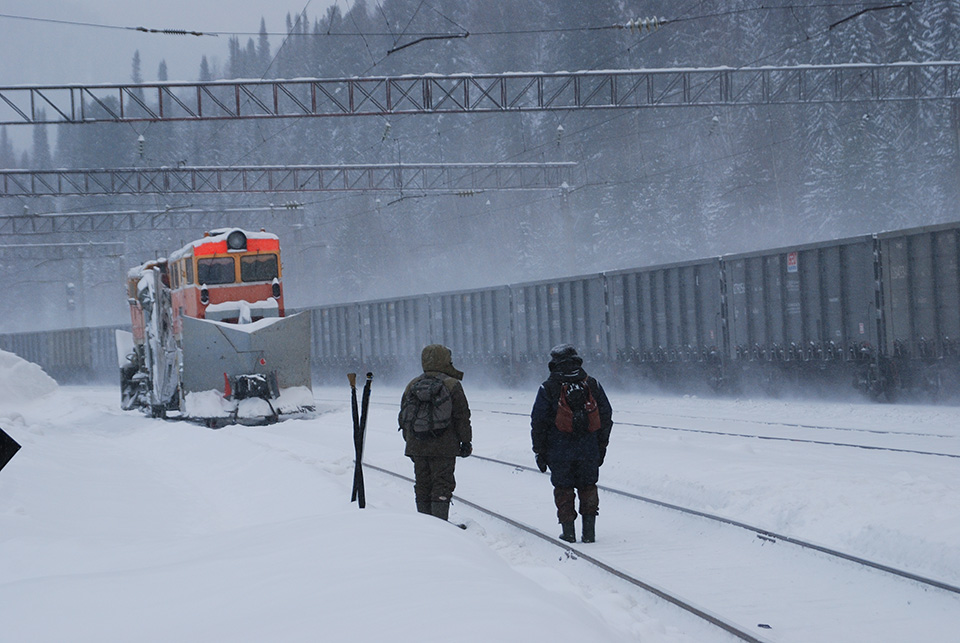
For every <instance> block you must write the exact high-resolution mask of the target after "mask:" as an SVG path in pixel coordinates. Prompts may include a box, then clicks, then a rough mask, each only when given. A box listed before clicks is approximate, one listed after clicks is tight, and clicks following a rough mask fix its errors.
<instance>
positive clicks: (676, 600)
mask: <svg viewBox="0 0 960 643" xmlns="http://www.w3.org/2000/svg"><path fill="white" fill-rule="evenodd" d="M471 457H476V456H471ZM481 459H484V460H487V459H489V458H481ZM364 466H365V467H366V468H369V469H373V470H374V471H378V472H380V473H383V474H386V475H389V476H393V477H395V478H399V479H401V480H405V481H407V482H414V480H413V478H410V477H409V476H405V475H403V474H400V473H397V472H395V471H391V470H389V469H385V468H383V467H378V466H376V465H373V464H370V463H364ZM453 499H454V500H456V501H458V502H460V503H462V504H464V505H466V506H468V507H470V508H472V509H475V510H476V511H479V512H482V513H485V514H487V515H488V516H491V517H493V518H496V519H497V520H500V521H502V522H505V523H507V524H508V525H510V526H511V527H515V528H516V529H519V530H521V531H523V532H525V533H528V534H530V535H531V536H536V537H537V538H539V539H541V540H544V541H546V542H548V543H550V544H551V545H554V546H557V547H561V548H563V549H564V550H566V551H570V552H572V553H573V554H574V555H576V557H577V558H579V559H581V560H583V561H586V562H587V563H590V564H591V565H593V566H594V567H597V568H599V569H602V570H603V571H605V572H607V573H608V574H611V575H613V576H615V577H616V578H619V579H620V580H623V581H626V582H627V583H630V584H631V585H634V586H636V587H639V588H640V589H642V590H644V591H646V592H649V593H651V594H653V595H654V596H657V597H658V598H660V599H663V600H664V601H666V602H668V603H670V604H671V605H674V606H676V607H679V608H680V609H682V610H684V611H686V612H689V613H690V614H693V615H694V616H696V617H698V618H700V619H702V620H704V621H706V622H708V623H710V624H711V625H713V626H715V627H718V628H720V629H722V630H724V631H725V632H727V633H729V634H732V635H733V636H735V637H737V638H738V639H741V640H743V641H748V642H749V643H770V642H769V640H768V639H764V638H760V637H758V636H756V635H755V634H753V633H752V632H748V631H746V630H744V629H742V628H740V627H739V626H737V625H735V624H733V623H729V622H727V621H725V620H723V619H722V618H720V617H719V616H717V615H716V614H712V613H710V612H708V611H706V610H704V609H702V608H700V607H697V606H695V605H693V604H692V603H688V602H687V601H685V600H683V599H682V598H680V597H678V596H674V595H673V594H670V593H669V592H667V591H666V590H663V589H661V588H659V587H657V586H655V585H651V584H650V583H647V582H644V581H642V580H640V579H639V578H636V577H635V576H631V575H629V574H627V573H626V572H623V571H621V570H619V569H617V568H616V567H612V566H610V565H608V564H607V563H604V562H603V561H601V560H599V559H597V558H594V557H593V556H590V555H589V554H585V553H583V551H582V550H580V549H577V548H575V547H572V546H570V545H569V544H567V543H561V541H559V540H558V539H556V538H554V537H552V536H548V535H547V534H545V533H543V532H542V531H539V530H537V529H535V528H534V527H531V526H529V525H525V524H523V523H522V522H519V521H517V520H514V519H513V518H509V517H507V516H504V515H503V514H500V513H497V512H496V511H493V510H492V509H488V508H486V507H484V506H482V505H478V504H477V503H474V502H471V501H469V500H467V499H466V498H463V497H461V496H458V495H456V494H454V495H453Z"/></svg>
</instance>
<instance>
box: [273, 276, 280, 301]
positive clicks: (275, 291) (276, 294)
mask: <svg viewBox="0 0 960 643" xmlns="http://www.w3.org/2000/svg"><path fill="white" fill-rule="evenodd" d="M271 290H272V292H273V298H274V299H280V281H279V280H277V279H274V280H273V284H272V285H271Z"/></svg>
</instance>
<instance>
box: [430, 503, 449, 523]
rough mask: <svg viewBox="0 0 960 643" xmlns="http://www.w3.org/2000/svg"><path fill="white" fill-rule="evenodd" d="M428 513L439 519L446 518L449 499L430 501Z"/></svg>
mask: <svg viewBox="0 0 960 643" xmlns="http://www.w3.org/2000/svg"><path fill="white" fill-rule="evenodd" d="M430 513H432V514H433V515H434V516H436V517H437V518H439V519H440V520H446V519H447V518H448V517H449V516H450V501H449V500H439V501H438V500H434V501H433V502H432V503H430Z"/></svg>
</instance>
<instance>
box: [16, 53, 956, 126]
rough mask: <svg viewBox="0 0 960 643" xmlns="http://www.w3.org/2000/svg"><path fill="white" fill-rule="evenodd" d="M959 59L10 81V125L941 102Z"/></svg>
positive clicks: (952, 86) (950, 93)
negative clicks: (17, 83)
mask: <svg viewBox="0 0 960 643" xmlns="http://www.w3.org/2000/svg"><path fill="white" fill-rule="evenodd" d="M957 97H960V62H927V63H885V64H884V63H878V64H850V65H797V66H784V67H743V68H726V67H719V68H690V69H633V70H629V69H628V70H614V71H579V72H521V73H502V74H450V75H442V74H436V75H434V74H429V75H404V76H371V77H355V78H334V79H325V78H298V79H291V80H223V81H210V82H157V83H142V84H109V85H108V84H104V85H48V86H39V85H38V86H29V85H20V86H8V87H0V125H17V124H57V123H96V122H138V121H205V120H224V119H258V118H297V117H304V116H323V117H333V116H369V115H381V116H390V115H394V114H438V113H471V112H477V113H490V112H505V113H511V112H529V111H557V110H578V109H624V108H627V109H636V108H643V107H678V106H723V105H776V104H797V103H846V102H872V101H905V100H938V99H946V98H957Z"/></svg>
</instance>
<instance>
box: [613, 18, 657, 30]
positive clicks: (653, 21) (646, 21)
mask: <svg viewBox="0 0 960 643" xmlns="http://www.w3.org/2000/svg"><path fill="white" fill-rule="evenodd" d="M664 22H666V21H665V20H664V19H663V18H656V17H654V18H636V19H634V18H631V19H630V20H628V21H627V24H626V26H625V27H622V28H624V29H629V30H630V31H631V32H632V31H637V32H642V31H643V30H644V29H646V30H647V31H656V30H657V29H659V28H660V27H661V26H662V25H663V23H664Z"/></svg>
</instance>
